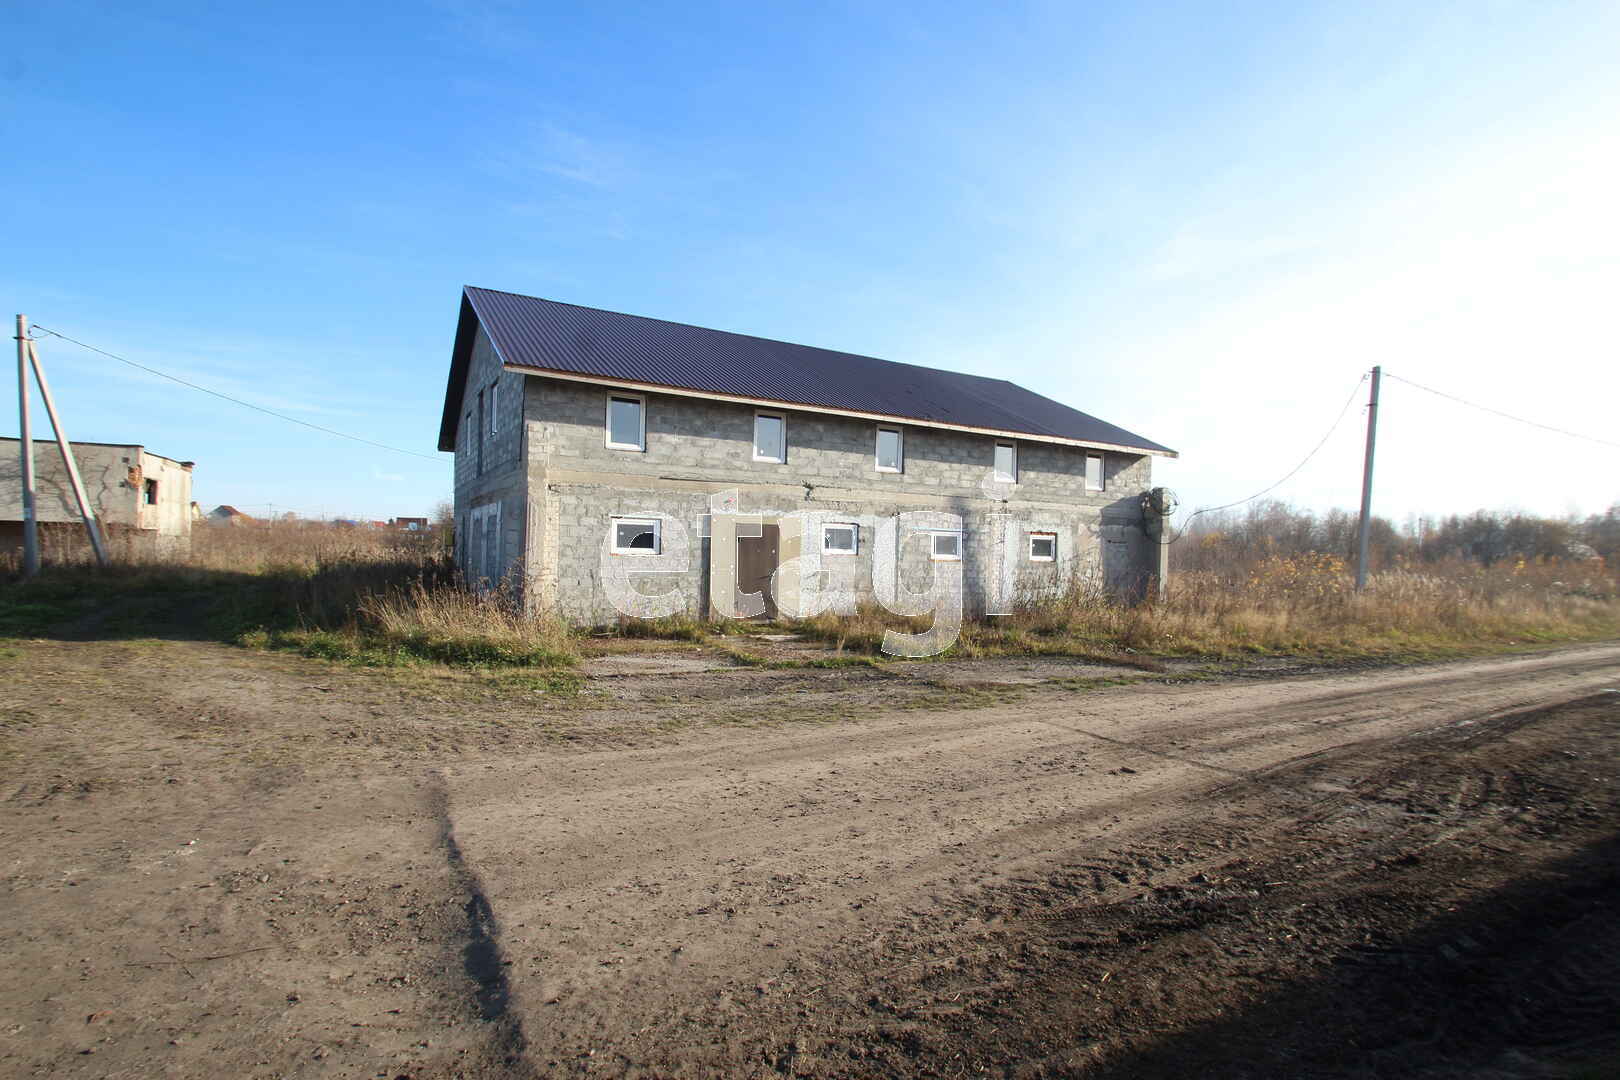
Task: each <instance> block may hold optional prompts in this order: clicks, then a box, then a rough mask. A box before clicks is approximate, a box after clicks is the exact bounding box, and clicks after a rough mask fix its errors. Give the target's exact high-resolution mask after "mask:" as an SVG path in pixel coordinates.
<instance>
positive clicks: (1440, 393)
mask: <svg viewBox="0 0 1620 1080" xmlns="http://www.w3.org/2000/svg"><path fill="white" fill-rule="evenodd" d="M1384 377H1385V378H1386V379H1395V380H1397V381H1399V382H1403V383H1405V384H1406V385H1407V386H1413V387H1416V388H1417V389H1419V390H1422V391H1424V392H1425V393H1429V394H1433V395H1434V396H1435V397H1443V398H1445V399H1446V400H1448V401H1455V402H1456V403H1457V404H1459V405H1467V406H1468V407H1469V408H1470V409H1478V410H1479V411H1481V412H1488V413H1492V414H1493V415H1496V416H1500V417H1502V418H1503V419H1505V420H1513V421H1516V422H1517V423H1520V424H1529V425H1530V426H1531V427H1536V428H1540V429H1541V430H1543V431H1551V432H1553V433H1554V434H1556V435H1568V436H1569V437H1570V438H1572V439H1584V440H1586V441H1587V442H1594V443H1597V444H1598V445H1599V446H1612V447H1614V448H1615V449H1617V450H1620V442H1612V441H1610V440H1608V439H1599V438H1597V437H1596V436H1595V435H1582V434H1581V433H1580V432H1578V431H1566V430H1564V429H1563V428H1558V427H1553V426H1552V425H1551V424H1543V423H1539V422H1537V421H1535V420H1526V419H1525V418H1524V417H1522V416H1514V415H1513V414H1512V413H1505V412H1503V411H1502V410H1501V409H1493V408H1491V407H1490V406H1489V405H1476V404H1475V403H1474V402H1472V401H1466V400H1464V399H1463V398H1460V397H1458V396H1457V395H1455V394H1448V393H1446V392H1445V391H1444V390H1436V389H1434V388H1433V387H1432V386H1424V385H1423V384H1422V383H1416V382H1413V381H1412V380H1411V379H1405V378H1402V377H1401V376H1399V375H1396V374H1395V373H1393V372H1390V371H1386V372H1384Z"/></svg>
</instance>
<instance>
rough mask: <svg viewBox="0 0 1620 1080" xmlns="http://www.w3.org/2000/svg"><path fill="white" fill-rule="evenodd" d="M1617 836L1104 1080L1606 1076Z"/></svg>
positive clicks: (1350, 952) (1619, 961) (1361, 951)
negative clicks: (1153, 1079) (1127, 1079)
mask: <svg viewBox="0 0 1620 1080" xmlns="http://www.w3.org/2000/svg"><path fill="white" fill-rule="evenodd" d="M1616 1017H1620V837H1612V836H1611V837H1609V838H1607V839H1605V840H1604V841H1602V842H1600V843H1597V844H1594V845H1592V846H1590V847H1588V848H1586V849H1585V850H1582V851H1580V852H1579V853H1577V854H1576V855H1574V856H1572V857H1570V858H1568V859H1565V860H1562V861H1560V862H1558V863H1556V864H1553V865H1552V866H1550V867H1548V868H1546V869H1544V870H1543V871H1541V872H1538V873H1537V874H1535V875H1534V876H1533V877H1531V878H1529V879H1526V880H1523V881H1519V882H1515V883H1514V884H1513V885H1511V886H1509V887H1507V888H1504V889H1501V890H1499V891H1497V892H1495V893H1493V894H1491V895H1489V896H1487V897H1485V898H1483V899H1481V900H1479V901H1477V902H1475V903H1473V904H1470V905H1468V906H1467V907H1464V908H1461V909H1458V910H1456V911H1451V912H1446V913H1445V914H1442V915H1440V916H1439V917H1437V918H1435V919H1433V920H1431V921H1430V922H1428V923H1426V924H1425V925H1424V926H1423V927H1422V928H1421V929H1419V930H1418V931H1416V932H1414V933H1410V934H1406V935H1402V936H1400V937H1396V938H1390V939H1383V940H1381V939H1379V938H1378V937H1376V936H1369V937H1368V939H1367V940H1364V941H1362V942H1360V943H1358V944H1354V945H1351V946H1350V947H1349V948H1347V949H1344V950H1343V951H1341V952H1340V953H1339V954H1337V955H1336V956H1334V958H1333V960H1332V963H1331V965H1330V966H1329V967H1327V968H1326V969H1325V970H1324V971H1323V972H1322V974H1321V975H1320V977H1318V978H1314V979H1311V980H1303V981H1295V982H1292V983H1289V984H1287V985H1283V986H1279V987H1277V988H1276V989H1275V990H1273V991H1272V992H1270V993H1269V994H1267V995H1266V997H1265V998H1264V999H1263V1000H1261V1001H1260V1002H1259V1003H1257V1004H1255V1005H1253V1006H1252V1007H1250V1008H1247V1009H1244V1010H1243V1011H1241V1012H1240V1013H1237V1014H1234V1015H1231V1016H1229V1017H1227V1018H1225V1019H1223V1020H1222V1021H1220V1022H1218V1023H1211V1024H1205V1025H1201V1026H1198V1027H1195V1028H1191V1029H1187V1030H1183V1031H1180V1032H1178V1033H1177V1034H1175V1035H1174V1036H1171V1037H1168V1038H1166V1039H1164V1040H1162V1041H1160V1042H1157V1043H1155V1044H1150V1045H1148V1046H1146V1047H1144V1048H1143V1049H1141V1050H1139V1051H1137V1052H1134V1053H1128V1054H1124V1055H1121V1056H1119V1057H1116V1058H1112V1059H1111V1060H1110V1061H1109V1062H1108V1064H1107V1065H1106V1066H1105V1067H1103V1068H1102V1069H1100V1070H1099V1071H1098V1072H1096V1073H1088V1075H1096V1076H1106V1077H1120V1078H1124V1077H1132V1078H1137V1077H1165V1078H1171V1077H1174V1078H1176V1080H1182V1078H1184V1077H1187V1076H1198V1077H1200V1078H1229V1080H1239V1078H1242V1080H1249V1078H1260V1077H1277V1076H1289V1077H1320V1078H1324V1080H1326V1078H1336V1080H1337V1078H1343V1080H1349V1078H1351V1077H1356V1078H1376V1077H1397V1076H1398V1077H1419V1076H1421V1077H1432V1078H1436V1080H1438V1078H1442V1077H1446V1078H1450V1077H1463V1076H1468V1077H1478V1076H1490V1077H1493V1078H1500V1080H1507V1078H1513V1077H1525V1078H1529V1077H1563V1078H1568V1080H1585V1078H1591V1080H1597V1078H1598V1077H1614V1076H1620V1025H1617V1024H1616V1022H1615V1020H1616Z"/></svg>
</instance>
